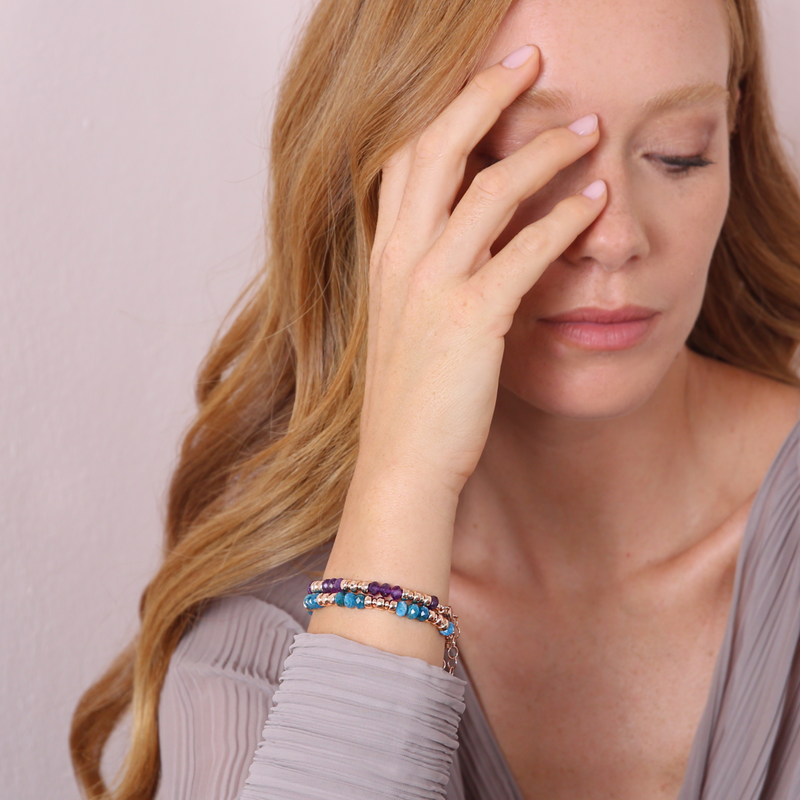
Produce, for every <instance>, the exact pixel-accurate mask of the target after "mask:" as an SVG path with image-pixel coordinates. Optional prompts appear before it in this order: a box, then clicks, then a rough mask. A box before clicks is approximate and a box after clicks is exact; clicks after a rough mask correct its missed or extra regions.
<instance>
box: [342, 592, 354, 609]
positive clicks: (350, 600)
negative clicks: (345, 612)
mask: <svg viewBox="0 0 800 800" xmlns="http://www.w3.org/2000/svg"><path fill="white" fill-rule="evenodd" d="M344 604H345V605H346V606H347V607H348V608H355V607H356V595H355V592H348V593H347V594H346V595H345V596H344Z"/></svg>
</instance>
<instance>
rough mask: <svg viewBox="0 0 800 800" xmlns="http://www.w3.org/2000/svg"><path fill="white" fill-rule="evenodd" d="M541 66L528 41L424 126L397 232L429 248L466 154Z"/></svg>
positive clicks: (458, 181)
mask: <svg viewBox="0 0 800 800" xmlns="http://www.w3.org/2000/svg"><path fill="white" fill-rule="evenodd" d="M538 71H539V51H538V49H537V48H536V47H534V46H533V45H526V46H525V47H523V48H520V50H518V51H516V52H515V53H512V54H511V55H510V56H508V57H506V59H504V61H502V62H500V63H499V64H495V65H494V66H492V67H489V68H488V69H485V70H483V71H482V72H480V73H479V74H478V75H476V76H475V77H474V78H473V79H472V80H471V81H470V82H469V84H468V85H467V87H466V88H465V89H464V90H463V91H462V92H461V94H459V95H458V97H456V99H455V100H453V102H452V103H451V104H450V105H449V106H448V107H447V108H446V109H445V110H444V111H443V112H442V113H441V114H440V115H439V116H438V117H437V118H436V119H435V120H434V121H433V122H432V123H431V124H430V125H429V126H428V127H427V128H426V129H425V130H424V131H423V133H422V134H421V135H420V137H419V139H418V140H417V142H416V144H415V146H414V149H413V154H412V157H411V164H410V171H409V174H408V181H407V184H406V187H405V192H404V194H403V198H402V202H401V205H400V209H399V211H398V218H397V226H396V232H397V233H398V235H400V236H405V235H411V236H413V238H414V241H416V242H418V243H419V246H420V248H425V249H427V248H429V247H430V246H431V245H432V244H433V242H434V241H435V239H436V238H437V237H438V235H439V234H440V233H441V232H442V230H443V229H444V226H445V225H446V224H447V220H448V218H449V214H450V209H451V208H452V205H453V202H454V201H455V198H456V194H457V192H458V190H459V188H460V186H461V182H462V180H463V177H464V168H465V165H466V161H467V156H468V155H469V154H470V153H471V152H472V150H473V149H474V148H475V146H476V145H477V144H478V142H479V141H480V140H481V139H482V138H483V137H484V136H485V135H486V134H487V133H488V131H489V130H490V128H491V127H492V126H493V125H494V123H495V122H496V121H497V118H498V117H499V116H500V114H501V113H502V111H503V110H504V109H505V108H507V107H508V106H509V105H511V103H512V102H513V101H514V100H515V99H516V98H517V97H518V96H519V95H520V93H521V92H522V91H523V90H524V89H527V88H528V87H529V86H530V85H531V84H532V83H533V81H534V80H535V78H536V76H537V74H538Z"/></svg>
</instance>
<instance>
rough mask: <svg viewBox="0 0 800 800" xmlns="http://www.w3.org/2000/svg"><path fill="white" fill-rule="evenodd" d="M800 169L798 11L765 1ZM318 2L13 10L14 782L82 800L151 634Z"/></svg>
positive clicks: (9, 265)
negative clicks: (299, 56) (215, 371)
mask: <svg viewBox="0 0 800 800" xmlns="http://www.w3.org/2000/svg"><path fill="white" fill-rule="evenodd" d="M764 2H765V8H764V11H765V17H766V22H767V30H768V41H769V54H770V63H771V72H772V78H773V85H774V92H775V99H776V105H777V108H778V116H779V122H780V127H781V130H782V132H783V134H784V136H785V138H786V140H787V143H788V145H789V147H790V153H791V154H792V155H793V157H796V154H797V153H799V152H800V94H798V92H797V88H796V87H797V85H798V77H800V56H798V52H797V42H798V41H800V3H798V2H797V0H764ZM311 4H312V0H225V2H222V0H192V1H191V2H189V0H139V2H136V3H133V2H130V1H129V0H116V1H115V2H113V3H109V2H101V1H100V0H71V2H69V3H64V2H61V3H59V2H56V0H4V2H3V3H2V4H0V87H2V88H0V274H1V275H2V283H1V284H0V342H2V357H1V358H2V360H1V361H0V391H1V394H0V397H2V401H0V452H2V458H0V537H2V538H1V539H0V541H1V542H2V558H0V637H2V638H0V786H2V790H1V791H2V794H3V796H6V797H13V798H17V800H27V799H28V798H30V799H31V800H32V799H33V798H42V797H47V798H77V796H78V792H77V789H76V788H75V785H74V782H73V779H72V776H71V770H70V766H69V759H68V752H67V730H68V725H69V719H70V715H71V712H72V709H73V707H74V705H75V703H76V701H77V699H78V696H79V695H80V693H81V691H82V690H83V689H85V688H86V686H87V685H88V684H89V683H90V681H91V680H92V679H93V678H95V677H96V676H97V675H98V674H99V672H100V671H101V669H102V668H103V666H104V665H105V664H106V663H107V662H108V661H109V659H110V658H111V657H112V656H113V655H114V654H116V652H117V651H118V650H119V649H120V648H121V647H122V646H123V645H124V644H125V643H126V642H127V641H128V640H129V638H130V637H131V635H132V634H133V633H134V631H135V629H136V608H137V602H138V598H139V595H140V593H141V590H142V588H143V587H144V585H145V583H146V581H147V579H148V577H149V576H150V575H151V574H152V572H153V570H154V569H155V567H156V565H157V563H158V560H159V549H160V542H161V527H162V519H163V506H164V494H165V487H166V482H167V480H168V477H169V474H170V470H171V467H172V465H173V463H174V459H175V454H176V448H177V445H178V441H179V437H180V433H181V431H182V430H183V429H184V428H185V426H186V424H187V423H188V421H189V419H190V418H191V415H192V410H193V400H192V392H193V385H192V384H193V380H194V376H195V373H196V370H197V366H198V364H199V362H200V360H201V358H202V357H203V355H204V353H205V351H206V349H207V347H208V344H209V342H210V340H211V337H212V336H213V334H214V332H215V330H216V328H217V327H218V325H219V324H220V322H221V321H222V318H223V316H224V314H225V313H226V311H227V309H228V307H229V306H230V305H231V303H232V302H233V300H234V299H235V297H236V295H237V294H238V292H239V290H240V289H241V288H242V287H243V285H244V283H245V282H246V280H247V278H248V277H249V276H250V275H251V274H252V273H253V271H254V270H255V269H256V267H257V265H258V262H259V258H260V253H261V246H260V241H261V220H262V194H263V187H264V179H265V166H266V156H265V152H264V145H265V142H266V136H267V130H268V124H269V115H270V110H271V106H272V102H273V99H274V95H275V87H276V85H277V82H278V79H279V75H280V68H281V65H282V64H283V63H285V58H286V54H287V52H288V48H289V46H290V44H291V41H292V38H293V35H294V33H295V32H296V30H297V27H298V26H297V20H298V19H300V18H301V17H302V16H303V14H304V13H305V12H306V11H307V9H308V8H309V7H310V6H311Z"/></svg>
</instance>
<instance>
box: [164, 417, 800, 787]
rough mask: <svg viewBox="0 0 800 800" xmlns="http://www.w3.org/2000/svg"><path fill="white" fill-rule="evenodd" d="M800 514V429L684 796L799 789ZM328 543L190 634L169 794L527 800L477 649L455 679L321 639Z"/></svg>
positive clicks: (173, 676)
mask: <svg viewBox="0 0 800 800" xmlns="http://www.w3.org/2000/svg"><path fill="white" fill-rule="evenodd" d="M799 511H800V422H799V423H798V424H797V425H796V426H795V427H794V429H793V430H792V432H791V433H790V434H789V436H788V437H787V439H786V441H785V442H784V444H783V446H782V447H781V450H780V451H779V453H778V455H777V456H776V457H775V460H774V461H773V463H772V466H771V467H770V470H769V472H768V473H767V475H766V477H765V479H764V482H763V484H762V485H761V488H760V489H759V492H758V495H757V496H756V499H755V502H754V504H753V507H752V510H751V512H750V518H749V520H748V523H747V527H746V530H745V534H744V540H743V543H742V547H741V551H740V554H739V560H738V566H737V573H736V584H735V588H734V596H733V603H732V606H731V611H730V616H729V619H728V626H727V629H726V633H725V638H724V640H723V644H722V648H721V650H720V653H719V655H718V658H717V664H716V668H715V672H714V676H713V679H712V684H711V690H710V693H709V698H708V702H707V705H706V708H705V711H704V714H703V717H702V720H701V722H700V725H699V727H698V729H697V732H696V734H695V738H694V742H693V745H692V749H691V753H690V756H689V763H688V767H687V771H686V776H685V778H684V783H683V788H682V790H681V793H680V797H679V800H701V799H702V800H757V798H758V799H759V800H790V799H791V800H798V798H800V652H799V651H798V640H799V639H800V550H799V549H798V548H799V546H800V515H799V514H798V512H799ZM329 551H330V545H328V546H326V548H324V549H323V550H321V551H320V552H318V553H316V554H314V555H313V556H312V557H311V558H310V559H309V560H308V561H305V562H304V563H303V565H299V564H294V565H291V567H290V568H287V569H285V570H282V571H281V574H280V575H275V576H271V580H270V581H268V582H265V583H264V584H263V585H262V587H261V588H258V589H255V590H254V591H253V592H252V593H251V594H248V595H245V596H239V597H229V598H225V599H222V600H218V601H216V602H215V603H213V604H212V605H211V606H210V607H209V608H208V610H207V611H206V613H205V614H204V615H203V616H202V618H201V619H200V621H199V622H198V623H197V624H196V625H195V626H194V627H193V628H192V629H191V630H190V631H189V632H188V633H187V634H186V636H184V638H183V639H182V640H181V642H180V644H179V645H178V648H177V649H176V651H175V653H174V655H173V657H172V661H171V662H170V668H169V672H168V674H167V678H166V681H165V684H164V688H163V691H162V694H161V704H160V708H159V732H160V742H161V765H162V772H161V784H160V787H159V792H158V800H235V798H241V800H267V798H269V800H283V799H284V798H286V800H289V798H291V800H319V799H320V798H325V800H329V798H336V799H337V800H338V799H339V798H341V800H344V798H347V799H348V800H350V799H351V798H362V797H364V798H366V797H373V796H374V797H381V798H398V800H400V799H402V800H417V799H419V800H428V799H429V798H430V799H432V798H446V800H523V796H522V794H521V792H520V791H519V788H518V787H517V785H516V783H515V782H514V778H513V775H512V773H511V771H510V769H509V767H508V765H507V763H506V761H505V759H504V758H503V754H502V752H501V751H500V748H499V746H498V744H497V741H496V739H495V738H494V736H493V734H492V731H491V729H490V727H489V724H488V722H487V720H486V717H485V715H484V713H483V711H482V709H481V706H480V703H479V701H478V699H477V696H476V695H475V693H474V691H473V689H472V686H471V683H470V680H469V675H468V673H467V671H466V668H465V666H464V663H463V660H462V661H460V662H459V665H458V667H457V668H456V672H455V674H454V675H449V674H447V673H446V672H445V671H444V670H442V669H441V668H440V667H434V666H432V665H431V664H428V663H427V662H426V661H423V660H422V659H418V658H410V657H408V656H397V655H394V654H392V653H387V652H384V651H383V650H379V649H377V648H373V647H369V646H368V645H363V644H360V643H358V642H354V641H351V640H349V639H346V638H343V637H340V636H336V635H334V634H310V633H307V632H306V628H307V627H308V621H309V615H308V612H307V611H306V610H305V609H304V608H303V607H302V599H303V597H304V596H305V594H306V586H307V584H308V581H309V580H310V579H311V578H317V577H319V575H320V571H321V570H322V569H323V567H324V566H325V564H326V562H327V559H328V554H329ZM265 720H266V724H265V722H264V721H265Z"/></svg>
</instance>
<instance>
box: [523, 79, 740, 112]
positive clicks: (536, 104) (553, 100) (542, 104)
mask: <svg viewBox="0 0 800 800" xmlns="http://www.w3.org/2000/svg"><path fill="white" fill-rule="evenodd" d="M715 100H724V101H725V103H726V104H727V105H730V101H731V95H730V92H729V91H728V90H727V89H725V88H724V87H723V86H720V84H718V83H696V84H690V85H687V86H679V87H678V88H677V89H668V90H667V91H665V92H661V93H660V94H657V95H656V96H655V97H651V98H650V99H649V100H648V101H647V102H646V103H645V104H644V106H643V110H644V111H645V113H648V114H656V113H658V112H660V111H667V110H670V109H673V108H686V107H687V106H694V105H700V104H702V103H709V102H712V101H715ZM574 105H575V104H574V102H573V100H572V98H571V97H570V96H569V95H568V94H567V93H566V92H562V91H561V90H560V89H542V88H539V87H538V86H532V87H531V88H530V89H528V90H527V91H525V92H523V93H522V94H521V95H520V96H519V97H518V98H517V99H516V100H515V101H514V102H513V103H512V104H511V107H512V108H526V109H529V110H531V111H568V110H570V109H572V108H573V106H574Z"/></svg>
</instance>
